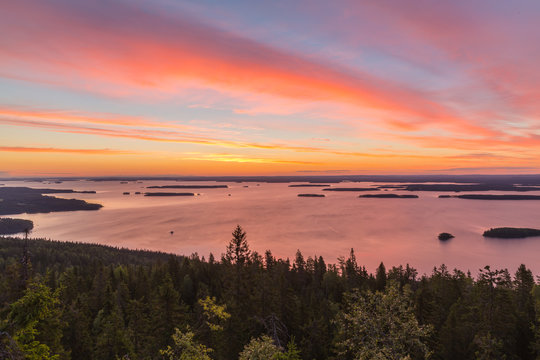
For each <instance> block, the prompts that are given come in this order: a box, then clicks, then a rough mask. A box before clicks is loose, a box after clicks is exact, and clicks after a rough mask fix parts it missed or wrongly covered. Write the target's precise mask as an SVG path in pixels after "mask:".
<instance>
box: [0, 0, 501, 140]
mask: <svg viewBox="0 0 540 360" xmlns="http://www.w3.org/2000/svg"><path fill="white" fill-rule="evenodd" d="M102 5H103V6H105V5H104V4H102ZM5 6H6V9H5V11H4V12H3V14H6V16H4V17H3V18H2V17H0V20H4V21H0V32H3V33H8V31H9V33H10V34H11V35H10V36H11V37H12V38H11V39H9V40H5V41H3V42H1V43H0V45H1V46H0V59H1V60H0V65H2V66H3V68H4V71H3V72H4V73H6V72H7V73H8V74H11V75H13V74H18V75H19V76H24V74H25V73H27V72H29V73H32V74H33V75H32V77H31V78H32V80H36V79H41V80H43V81H48V80H52V81H56V82H57V83H61V84H63V85H65V86H73V84H74V83H75V84H77V83H78V84H79V85H80V84H84V85H80V86H83V87H85V86H88V84H92V83H94V84H95V85H94V90H99V89H98V87H99V88H101V89H102V88H107V84H114V85H115V86H117V87H120V88H123V89H124V91H129V90H128V89H129V88H133V87H137V88H148V89H157V90H161V91H173V90H174V91H176V90H177V89H178V88H181V87H183V86H185V85H186V84H188V85H189V84H198V85H202V86H207V87H211V88H216V89H218V90H222V91H228V92H231V91H232V92H234V93H237V94H242V93H256V94H267V95H271V96H276V97H281V98H287V99H293V100H297V101H302V102H320V101H323V102H337V103H343V104H347V105H348V106H353V107H355V108H356V109H358V111H360V112H362V111H366V110H370V111H371V110H376V111H379V112H384V113H385V114H386V116H385V117H384V119H385V120H388V121H389V122H390V123H391V124H394V125H396V124H397V125H398V126H399V127H400V129H402V130H403V129H410V127H408V126H406V125H404V123H406V122H411V123H413V124H414V125H415V126H416V127H418V126H427V125H430V124H436V125H437V126H438V127H443V128H447V129H448V130H449V131H453V132H462V133H463V132H470V131H474V132H477V133H483V134H485V135H489V134H492V132H491V131H490V130H488V129H486V128H485V127H481V126H476V125H474V124H471V123H470V122H469V121H468V120H467V119H465V118H462V117H461V116H459V115H458V114H456V113H455V112H454V111H453V110H451V109H449V108H447V107H446V106H444V105H442V104H441V103H438V102H436V101H434V100H433V99H430V97H429V96H428V95H427V94H425V93H421V92H418V91H416V90H414V89H412V88H404V87H403V86H402V85H401V86H400V85H398V84H397V83H393V82H392V81H389V80H387V79H382V78H379V77H375V76H373V75H371V74H370V73H368V72H365V71H360V70H353V69H349V68H346V67H344V66H339V65H337V64H332V63H328V62H325V61H317V60H314V59H312V58H308V57H306V56H302V55H299V54H296V53H292V52H287V51H283V50H280V49H277V48H275V47H271V46H268V45H265V44H262V43H259V42H256V41H253V40H250V39H247V38H244V37H241V36H237V35H235V34H231V33H230V32H227V31H223V30H221V29H218V28H215V27H212V26H209V25H206V24H203V23H200V22H196V21H195V20H193V19H190V18H187V17H183V16H179V15H178V16H172V15H165V14H157V13H151V12H149V11H144V10H142V9H139V8H137V7H136V6H134V5H133V4H132V3H125V2H124V3H114V2H108V3H107V4H106V6H107V11H108V13H109V14H110V16H107V17H104V16H103V13H102V9H101V7H100V6H98V5H94V6H83V5H80V4H76V3H74V2H67V1H66V2H60V3H58V4H51V3H45V2H35V1H24V0H21V1H16V2H10V3H8V4H6V5H5ZM79 6H80V7H82V9H81V8H78V7H79ZM7 14H9V18H8V16H7ZM115 14H117V15H118V16H115ZM0 16H1V15H0ZM28 19H32V24H31V25H30V24H29V23H28V21H29V20H28ZM2 24H3V25H2ZM66 29H69V31H66ZM36 72H37V73H38V74H36ZM47 73H49V74H54V75H53V76H48V75H47ZM34 75H36V76H34ZM63 77H64V78H63ZM74 78H75V79H76V80H78V82H77V81H75V82H74V81H73V79H74ZM75 86H76V85H75Z"/></svg>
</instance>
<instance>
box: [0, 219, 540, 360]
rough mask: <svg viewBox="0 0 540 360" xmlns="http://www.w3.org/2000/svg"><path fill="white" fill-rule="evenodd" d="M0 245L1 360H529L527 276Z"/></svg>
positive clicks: (534, 350) (11, 242) (539, 346)
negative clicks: (422, 272)
mask: <svg viewBox="0 0 540 360" xmlns="http://www.w3.org/2000/svg"><path fill="white" fill-rule="evenodd" d="M27 243H28V246H24V244H25V241H24V240H21V239H17V238H0V358H1V359H4V358H6V359H25V358H26V359H238V358H240V359H407V358H410V359H424V358H432V359H536V358H538V356H539V354H540V328H539V326H538V325H539V320H540V319H539V317H540V286H539V285H537V284H535V281H534V278H533V275H532V273H531V272H530V271H529V270H528V269H527V268H526V267H525V266H524V265H522V266H520V267H519V269H517V271H516V272H515V273H513V274H510V273H509V272H508V271H507V270H493V269H491V268H489V267H485V268H484V269H482V270H480V272H479V274H478V276H477V277H475V278H473V277H472V276H471V275H470V274H466V273H463V272H461V271H459V270H452V271H450V270H448V269H447V268H446V267H445V266H444V265H443V266H441V267H439V268H436V269H434V270H433V273H432V274H430V275H428V276H419V275H418V274H417V272H416V271H415V270H414V269H413V268H411V267H409V266H408V265H407V266H405V267H402V266H399V267H392V268H389V269H385V267H384V265H382V264H381V266H380V267H379V268H378V269H377V271H376V273H375V274H370V273H368V272H367V271H366V269H365V268H364V267H362V266H361V265H360V264H358V263H357V260H356V258H355V255H354V252H353V251H352V250H351V253H350V254H349V256H348V257H347V258H343V259H340V260H339V262H338V264H336V265H331V264H326V263H325V260H324V259H323V258H321V257H315V258H312V257H307V258H305V257H304V256H302V254H301V253H300V252H298V253H297V255H296V258H295V259H294V260H293V261H289V260H288V259H287V260H282V259H276V258H275V257H274V256H272V254H271V252H270V251H267V252H266V253H265V254H258V253H256V252H254V251H250V249H249V245H248V243H247V241H246V236H245V233H244V232H243V231H242V229H241V228H239V227H238V228H237V229H236V230H235V231H234V233H233V237H232V240H231V242H230V244H229V245H228V246H227V248H226V249H224V251H225V252H224V254H223V255H222V256H221V257H220V258H219V259H216V258H214V256H212V255H210V256H209V258H208V259H204V258H201V257H199V256H198V255H192V256H189V257H182V256H175V255H170V254H164V253H158V252H149V251H135V250H127V249H117V248H112V247H107V246H101V245H91V244H79V243H67V242H55V241H47V240H28V242H27Z"/></svg>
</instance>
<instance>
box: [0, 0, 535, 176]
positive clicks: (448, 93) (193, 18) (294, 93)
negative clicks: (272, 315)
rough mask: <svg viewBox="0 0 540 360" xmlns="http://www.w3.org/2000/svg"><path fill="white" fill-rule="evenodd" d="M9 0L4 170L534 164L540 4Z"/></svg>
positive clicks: (0, 85) (374, 169) (0, 119)
mask: <svg viewBox="0 0 540 360" xmlns="http://www.w3.org/2000/svg"><path fill="white" fill-rule="evenodd" d="M0 7H1V9H2V11H0V175H4V176H100V175H184V176H189V175H209V176H212V175H295V174H298V175H300V174H301V175H305V174H306V173H311V174H408V173H417V174H423V173H426V174H443V173H451V174H452V173H484V174H492V173H493V174H496V173H505V174H506V173H540V156H539V154H540V86H539V85H538V84H540V66H538V59H540V21H538V19H539V18H540V2H538V1H534V0H513V1H502V0H458V1H444V2H442V1H432V0H430V1H428V0H416V1H413V2H410V1H401V0H393V1H390V0H377V1H373V0H370V1H368V0H350V1H348V0H336V1H307V0H306V1H304V0H297V1H282V0H273V1H247V0H246V1H232V0H231V1H226V2H225V1H212V0H197V1H179V0H153V1H140V0H129V1H127V0H126V1H118V0H107V1H104V0H93V1H82V0H37V1H27V0H17V1H9V0H0Z"/></svg>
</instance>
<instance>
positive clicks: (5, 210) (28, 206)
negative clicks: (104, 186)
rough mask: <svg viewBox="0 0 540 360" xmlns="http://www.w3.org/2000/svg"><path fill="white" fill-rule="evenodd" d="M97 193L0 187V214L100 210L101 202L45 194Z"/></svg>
mask: <svg viewBox="0 0 540 360" xmlns="http://www.w3.org/2000/svg"><path fill="white" fill-rule="evenodd" d="M64 193H67V194H72V193H95V192H94V191H74V190H60V189H34V188H28V187H2V188H0V215H8V214H12V215H13V214H23V213H28V214H35V213H49V212H57V211H76V210H99V209H100V208H102V207H103V206H102V205H101V204H92V203H87V202H86V201H84V200H77V199H62V198H57V197H54V196H45V195H44V194H64Z"/></svg>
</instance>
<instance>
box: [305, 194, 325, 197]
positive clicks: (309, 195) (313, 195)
mask: <svg viewBox="0 0 540 360" xmlns="http://www.w3.org/2000/svg"><path fill="white" fill-rule="evenodd" d="M298 196H299V197H325V195H324V194H298Z"/></svg>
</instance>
